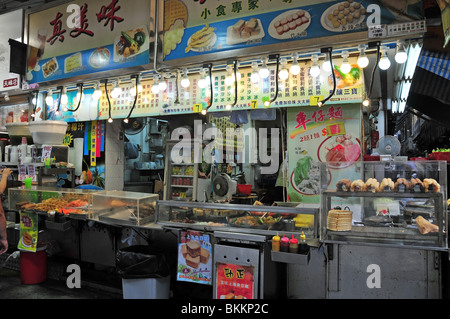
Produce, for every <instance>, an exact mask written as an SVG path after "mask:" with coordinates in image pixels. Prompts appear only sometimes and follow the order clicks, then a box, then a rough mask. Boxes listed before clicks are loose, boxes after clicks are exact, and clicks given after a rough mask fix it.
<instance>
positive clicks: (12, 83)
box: [3, 78, 19, 88]
mask: <svg viewBox="0 0 450 319" xmlns="http://www.w3.org/2000/svg"><path fill="white" fill-rule="evenodd" d="M18 85H19V80H18V79H17V78H12V79H6V80H3V87H4V88H9V87H13V86H18Z"/></svg>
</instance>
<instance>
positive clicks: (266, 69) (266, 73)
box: [259, 61, 270, 79]
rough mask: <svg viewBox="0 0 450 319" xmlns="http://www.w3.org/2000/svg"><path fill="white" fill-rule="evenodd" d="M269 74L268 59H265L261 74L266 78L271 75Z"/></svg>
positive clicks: (260, 70)
mask: <svg viewBox="0 0 450 319" xmlns="http://www.w3.org/2000/svg"><path fill="white" fill-rule="evenodd" d="M269 75H270V71H269V68H268V67H267V64H266V61H263V62H262V66H261V69H259V76H260V77H261V78H262V79H266V78H268V77H269Z"/></svg>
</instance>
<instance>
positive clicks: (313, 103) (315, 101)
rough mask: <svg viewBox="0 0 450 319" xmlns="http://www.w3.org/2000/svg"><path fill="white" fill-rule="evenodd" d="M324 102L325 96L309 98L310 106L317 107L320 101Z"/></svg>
mask: <svg viewBox="0 0 450 319" xmlns="http://www.w3.org/2000/svg"><path fill="white" fill-rule="evenodd" d="M322 100H323V95H311V96H310V97H309V105H311V106H317V103H319V101H322Z"/></svg>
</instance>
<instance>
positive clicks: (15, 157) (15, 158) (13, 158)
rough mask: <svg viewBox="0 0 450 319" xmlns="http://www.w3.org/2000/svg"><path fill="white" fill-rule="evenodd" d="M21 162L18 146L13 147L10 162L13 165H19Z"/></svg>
mask: <svg viewBox="0 0 450 319" xmlns="http://www.w3.org/2000/svg"><path fill="white" fill-rule="evenodd" d="M18 160H19V153H18V151H17V146H12V147H11V150H10V153H9V161H10V162H11V163H17V162H18Z"/></svg>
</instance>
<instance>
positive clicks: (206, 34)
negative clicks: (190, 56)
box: [185, 23, 216, 53]
mask: <svg viewBox="0 0 450 319" xmlns="http://www.w3.org/2000/svg"><path fill="white" fill-rule="evenodd" d="M214 31H216V28H213V27H210V26H209V24H208V23H207V24H206V25H205V26H204V27H203V28H202V29H200V30H199V31H197V32H195V33H194V34H193V35H191V37H190V43H189V45H188V46H187V47H186V49H185V52H186V53H188V52H189V51H190V50H191V49H192V48H197V49H199V48H204V47H207V46H209V45H210V44H211V42H212V41H213V39H214V36H215V33H214Z"/></svg>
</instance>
